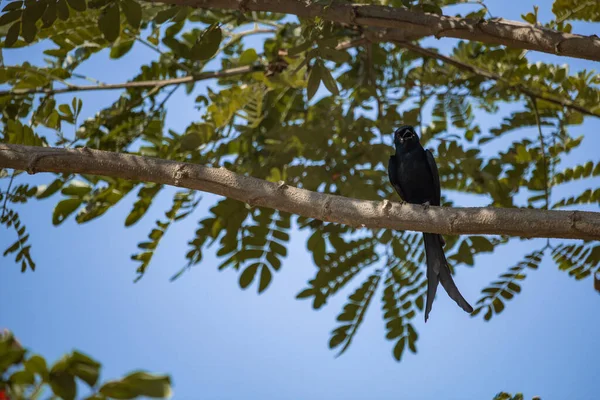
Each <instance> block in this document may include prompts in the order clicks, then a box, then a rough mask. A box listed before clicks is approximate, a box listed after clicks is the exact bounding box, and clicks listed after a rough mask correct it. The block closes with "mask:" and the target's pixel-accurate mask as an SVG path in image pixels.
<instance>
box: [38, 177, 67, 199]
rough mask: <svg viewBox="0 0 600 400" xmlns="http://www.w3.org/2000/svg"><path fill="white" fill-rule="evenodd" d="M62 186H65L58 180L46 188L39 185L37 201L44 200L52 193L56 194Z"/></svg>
mask: <svg viewBox="0 0 600 400" xmlns="http://www.w3.org/2000/svg"><path fill="white" fill-rule="evenodd" d="M64 184H65V182H64V181H63V180H62V179H60V178H58V179H55V180H54V181H53V182H52V183H51V184H50V185H48V186H46V185H41V186H39V187H38V193H37V196H36V197H37V198H38V199H45V198H47V197H50V196H52V195H53V194H54V193H56V192H57V191H58V190H59V189H60V188H62V187H63V185H64Z"/></svg>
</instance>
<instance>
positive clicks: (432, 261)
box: [423, 233, 473, 322]
mask: <svg viewBox="0 0 600 400" xmlns="http://www.w3.org/2000/svg"><path fill="white" fill-rule="evenodd" d="M423 239H424V241H425V257H426V259H427V303H426V307H425V322H427V318H429V312H430V311H431V307H432V306H433V299H434V297H435V293H436V291H437V286H438V283H440V282H441V283H442V286H443V287H444V289H445V290H446V293H448V296H450V298H451V299H452V300H454V301H455V302H456V304H458V305H459V307H460V308H462V309H463V310H465V311H466V312H468V313H472V312H473V307H471V305H470V304H469V303H468V302H467V301H466V300H465V298H464V297H463V296H462V295H461V294H460V291H459V290H458V287H456V284H455V283H454V280H453V279H452V274H451V273H450V268H449V267H448V261H446V256H445V255H444V249H443V248H442V241H441V240H440V235H438V234H433V233H423Z"/></svg>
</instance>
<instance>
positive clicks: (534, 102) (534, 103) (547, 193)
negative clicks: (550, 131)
mask: <svg viewBox="0 0 600 400" xmlns="http://www.w3.org/2000/svg"><path fill="white" fill-rule="evenodd" d="M529 100H530V101H531V104H532V106H533V111H534V112H535V122H536V123H537V127H538V133H539V136H540V147H541V149H542V166H543V168H544V195H545V198H546V210H548V209H550V187H549V181H548V165H547V161H546V145H545V143H544V134H543V133H542V122H541V120H540V112H539V110H538V106H537V99H536V98H535V97H533V96H532V97H530V98H529Z"/></svg>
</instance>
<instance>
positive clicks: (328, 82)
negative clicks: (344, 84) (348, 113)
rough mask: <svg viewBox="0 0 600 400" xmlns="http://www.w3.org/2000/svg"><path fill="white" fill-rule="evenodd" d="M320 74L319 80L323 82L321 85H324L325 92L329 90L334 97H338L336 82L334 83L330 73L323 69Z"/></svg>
mask: <svg viewBox="0 0 600 400" xmlns="http://www.w3.org/2000/svg"><path fill="white" fill-rule="evenodd" d="M321 74H322V75H321V79H322V80H323V83H324V84H325V87H326V88H327V90H329V91H330V92H331V94H333V95H334V96H337V95H339V94H340V91H339V90H338V86H337V82H336V81H335V79H333V75H331V72H330V71H329V70H328V69H327V68H325V67H323V68H322V71H321Z"/></svg>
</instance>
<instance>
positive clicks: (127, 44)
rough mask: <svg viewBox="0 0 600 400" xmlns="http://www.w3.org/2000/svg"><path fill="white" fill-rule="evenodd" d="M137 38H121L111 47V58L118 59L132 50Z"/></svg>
mask: <svg viewBox="0 0 600 400" xmlns="http://www.w3.org/2000/svg"><path fill="white" fill-rule="evenodd" d="M134 43H135V39H124V40H122V39H121V38H119V39H118V40H117V41H116V42H115V43H114V44H113V45H112V47H111V48H110V58H113V59H118V58H121V57H123V56H124V55H125V54H127V53H128V52H129V50H131V48H132V47H133V44H134Z"/></svg>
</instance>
